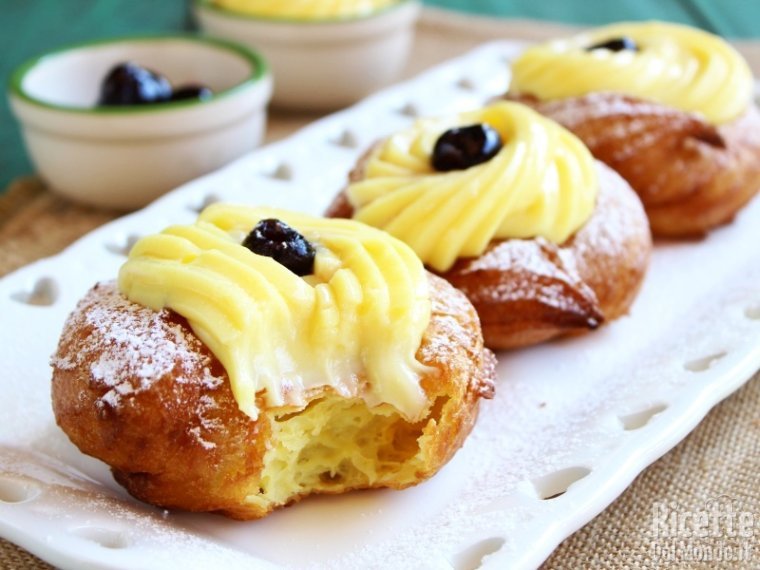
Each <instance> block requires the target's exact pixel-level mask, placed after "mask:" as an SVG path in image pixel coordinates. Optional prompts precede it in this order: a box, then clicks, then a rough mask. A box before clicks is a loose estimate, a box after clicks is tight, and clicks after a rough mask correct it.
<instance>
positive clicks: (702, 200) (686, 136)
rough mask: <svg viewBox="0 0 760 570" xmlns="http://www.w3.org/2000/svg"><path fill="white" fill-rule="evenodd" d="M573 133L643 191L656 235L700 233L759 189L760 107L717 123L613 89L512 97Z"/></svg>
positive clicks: (731, 213)
mask: <svg viewBox="0 0 760 570" xmlns="http://www.w3.org/2000/svg"><path fill="white" fill-rule="evenodd" d="M507 98H508V99H510V100H514V101H518V102H520V103H523V104H526V105H529V106H530V107H532V108H533V109H535V110H536V111H538V112H539V113H541V114H542V115H545V116H547V117H549V118H551V119H553V120H555V121H557V122H558V123H560V124H561V125H563V126H564V127H566V128H567V129H569V130H571V131H572V132H573V133H575V134H576V135H577V136H578V137H579V138H580V139H581V140H582V141H583V142H584V143H585V144H586V146H588V148H589V149H590V150H591V152H592V154H593V155H594V156H595V157H596V158H598V159H599V160H601V161H603V162H604V163H606V164H607V165H609V166H610V167H612V168H613V169H615V170H616V171H617V172H619V173H620V174H621V175H622V176H623V178H625V179H626V180H627V181H628V183H630V185H631V186H632V187H633V189H634V190H635V191H636V192H637V193H638V194H639V196H640V197H641V200H642V202H643V203H644V207H645V209H646V212H647V215H648V216H649V222H650V225H651V227H652V232H653V233H654V234H655V235H658V236H674V237H687V236H699V235H702V234H704V233H705V232H707V231H708V230H710V229H711V228H714V227H716V226H719V225H721V224H724V223H727V222H729V221H731V220H732V219H733V217H734V216H735V214H736V212H738V211H739V209H741V208H742V206H744V205H745V204H746V203H747V202H748V201H749V200H750V199H751V198H752V197H753V196H754V195H755V194H756V193H757V191H758V189H759V188H760V113H758V110H757V108H756V107H755V106H754V105H750V107H749V109H747V111H746V112H745V113H744V114H743V115H741V116H740V117H739V118H738V119H736V120H734V121H732V122H730V123H727V124H724V125H720V126H713V125H711V124H710V123H708V122H706V121H705V120H703V119H702V118H700V117H699V116H698V115H696V114H692V113H686V112H684V111H680V110H677V109H673V108H671V107H667V106H664V105H661V104H659V103H654V102H650V101H644V100H642V99H637V98H635V97H630V96H626V95H620V94H616V93H593V94H590V95H585V96H582V97H569V98H566V99H557V100H553V101H539V100H538V99H537V98H535V97H533V96H530V95H520V96H513V95H508V97H507Z"/></svg>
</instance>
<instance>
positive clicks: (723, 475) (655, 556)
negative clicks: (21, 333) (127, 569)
mask: <svg viewBox="0 0 760 570" xmlns="http://www.w3.org/2000/svg"><path fill="white" fill-rule="evenodd" d="M116 216H117V214H116V213H115V212H103V211H98V210H92V209H89V208H85V207H82V206H78V205H75V204H72V203H70V202H68V201H67V200H65V199H63V198H60V197H57V196H55V195H53V194H51V193H50V192H48V191H47V190H46V189H45V187H44V185H43V184H42V183H41V182H39V181H38V180H37V179H35V178H26V179H21V180H19V181H17V182H16V183H14V184H13V185H12V187H11V188H10V189H9V190H8V192H6V193H5V194H4V195H2V196H0V244H2V247H0V275H5V274H6V273H8V272H10V271H12V270H14V269H17V268H18V267H21V266H22V265H25V264H27V263H30V262H32V261H34V260H36V259H39V258H42V257H46V256H49V255H52V254H54V253H56V252H58V251H60V250H61V249H63V248H64V247H65V246H66V245H68V244H69V243H71V242H72V241H74V240H76V239H77V238H78V237H79V236H81V235H83V234H85V233H87V232H88V231H89V230H91V229H93V228H95V227H97V226H99V225H101V224H103V223H105V222H107V221H109V220H111V219H113V218H115V217H116ZM526 547H527V548H529V547H530V546H529V545H526ZM38 568H51V566H49V565H48V564H46V563H44V562H42V561H41V560H39V559H37V558H35V557H34V556H32V555H30V554H28V553H27V552H25V551H24V550H22V549H20V548H18V547H16V546H15V545H13V544H11V543H10V542H7V541H2V540H0V569H38ZM543 568H545V569H569V570H575V569H584V568H615V569H616V568H620V569H623V568H625V569H628V568H686V569H706V568H740V569H743V568H755V569H758V568H760V374H758V375H756V376H755V377H754V378H753V379H752V380H750V381H749V382H748V383H747V384H746V385H745V386H744V387H743V388H742V389H741V390H739V391H738V392H736V393H735V394H733V395H732V396H730V397H729V398H728V399H727V400H725V401H724V402H722V403H721V404H719V405H718V406H716V408H715V409H714V410H712V412H710V414H709V415H708V416H707V417H706V418H705V419H704V421H702V423H701V424H700V425H699V426H698V427H697V429H696V430H694V431H693V432H692V433H691V434H690V435H689V436H688V437H687V438H686V439H685V440H684V441H683V442H682V443H681V444H679V445H678V446H677V447H675V448H674V449H673V450H672V451H670V452H669V453H668V454H666V455H665V456H664V457H663V458H661V459H660V460H659V461H657V462H655V463H654V464H653V465H652V466H650V467H649V468H648V469H646V470H645V471H644V472H643V473H642V474H641V475H639V477H637V478H636V480H635V481H634V482H633V484H632V485H631V486H630V487H629V488H628V489H627V490H626V491H625V492H624V493H623V495H622V496H621V497H620V498H619V499H618V500H616V501H615V502H614V503H613V504H612V505H610V506H609V507H608V508H607V509H606V510H605V511H604V512H602V513H601V514H600V515H599V516H598V517H596V518H595V519H594V520H593V521H591V522H590V523H589V524H587V525H586V526H585V527H583V528H582V529H581V530H579V531H578V532H576V533H575V534H574V535H573V536H571V537H570V538H568V539H567V540H565V541H564V542H563V543H562V544H561V545H560V546H559V548H557V550H556V551H555V552H554V553H553V554H552V556H551V557H550V558H549V559H548V560H547V561H546V563H545V564H544V566H543Z"/></svg>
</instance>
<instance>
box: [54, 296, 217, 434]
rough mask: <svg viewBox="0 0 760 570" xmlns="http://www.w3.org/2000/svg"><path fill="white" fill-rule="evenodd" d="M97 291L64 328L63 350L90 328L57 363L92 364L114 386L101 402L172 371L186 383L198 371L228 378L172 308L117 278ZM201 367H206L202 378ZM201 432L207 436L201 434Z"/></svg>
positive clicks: (97, 376) (119, 398) (117, 400)
mask: <svg viewBox="0 0 760 570" xmlns="http://www.w3.org/2000/svg"><path fill="white" fill-rule="evenodd" d="M93 293H94V294H91V295H89V296H87V297H85V299H83V300H82V301H81V302H80V303H79V305H78V306H77V308H76V310H75V311H74V312H73V313H72V315H71V316H70V317H69V319H68V320H67V322H66V325H65V327H64V330H65V331H68V332H66V333H65V334H64V337H63V338H62V340H61V344H60V346H59V354H60V353H61V348H63V347H66V346H68V345H69V344H70V343H71V342H72V341H73V340H74V336H73V335H77V334H81V332H79V331H83V330H86V331H89V334H88V335H87V337H86V338H84V339H82V338H80V339H78V340H77V343H76V348H77V350H75V351H73V350H68V351H66V352H65V354H64V355H63V356H58V355H56V356H54V357H53V359H52V365H53V366H54V367H56V368H59V369H61V370H72V369H74V368H78V367H80V366H89V372H90V378H91V381H92V382H94V383H95V384H96V385H100V386H103V387H107V388H108V390H107V391H106V392H105V393H104V395H103V396H102V397H101V398H100V399H99V401H98V405H100V406H109V407H118V406H119V405H121V404H122V402H124V401H125V400H126V399H128V398H130V397H131V396H133V395H135V394H137V393H140V392H143V391H145V390H148V389H149V388H150V387H151V386H152V385H153V383H154V382H156V381H157V380H159V379H160V378H162V377H165V376H167V375H171V376H173V377H174V379H175V381H176V382H178V383H183V382H188V381H189V377H190V375H191V374H192V377H193V381H195V382H198V381H200V382H201V383H202V385H203V386H204V387H205V388H207V389H209V390H213V389H215V388H217V387H219V386H220V385H221V383H222V382H223V379H222V378H219V377H217V376H214V375H213V374H212V372H211V368H210V365H211V359H210V358H209V357H208V356H207V355H206V354H205V353H204V352H201V351H199V348H200V341H198V339H197V338H195V337H194V336H192V335H191V334H189V333H188V332H187V330H186V329H185V328H183V327H182V326H181V325H179V324H178V323H176V322H172V320H170V319H169V318H168V312H167V311H166V310H163V311H153V310H151V309H149V308H147V307H143V306H141V305H138V304H136V303H132V302H130V301H129V300H127V299H126V298H125V297H124V296H123V295H121V294H120V293H119V291H118V290H117V288H116V286H115V284H113V283H106V284H100V285H98V286H97V287H96V289H95V290H94V292H93ZM88 363H90V364H89V365H88ZM198 369H201V370H202V373H201V375H200V380H199V379H198V372H197V371H198ZM207 405H208V402H207ZM210 424H211V422H210V423H209V427H210ZM204 427H205V426H204ZM197 438H198V439H199V442H201V437H200V434H198V436H197ZM201 443H202V442H201Z"/></svg>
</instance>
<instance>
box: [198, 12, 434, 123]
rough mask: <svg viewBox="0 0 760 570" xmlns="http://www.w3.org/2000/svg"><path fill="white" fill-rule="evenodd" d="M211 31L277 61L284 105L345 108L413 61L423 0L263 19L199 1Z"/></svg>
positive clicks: (279, 100) (277, 97)
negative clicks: (350, 13)
mask: <svg viewBox="0 0 760 570" xmlns="http://www.w3.org/2000/svg"><path fill="white" fill-rule="evenodd" d="M194 10H195V16H196V18H197V20H198V22H199V24H200V26H201V29H202V30H203V31H204V32H207V33H209V34H211V35H214V36H218V37H222V38H226V39H230V40H234V41H237V42H240V43H243V44H245V45H248V46H250V47H253V48H255V49H257V50H259V51H260V52H261V53H262V54H263V55H264V57H266V58H267V60H268V61H269V62H270V63H271V65H272V73H273V74H274V78H275V89H274V96H273V99H272V102H273V104H274V105H276V106H277V107H283V108H289V109H301V110H321V111H324V110H331V109H337V108H340V107H345V106H346V105H349V104H351V103H355V102H356V101H358V100H359V99H362V98H363V97H365V96H367V95H369V94H370V93H373V92H374V91H376V90H378V89H380V88H382V87H385V86H386V85H389V84H390V83H393V82H394V81H396V80H397V79H398V78H399V76H400V74H401V72H402V71H403V69H404V65H405V64H406V60H407V57H408V55H409V52H410V49H411V46H412V41H413V39H414V25H415V23H416V21H417V16H418V15H419V10H420V6H419V3H418V2H417V0H402V1H401V2H400V3H399V4H397V5H393V6H391V7H389V8H385V9H382V10H378V11H377V12H374V13H372V14H370V15H368V16H362V17H357V18H348V19H334V20H293V19H272V18H256V17H253V16H249V15H246V14H242V13H238V12H233V11H230V10H226V9H223V8H220V7H218V6H216V5H214V4H213V3H212V1H211V0H195V3H194Z"/></svg>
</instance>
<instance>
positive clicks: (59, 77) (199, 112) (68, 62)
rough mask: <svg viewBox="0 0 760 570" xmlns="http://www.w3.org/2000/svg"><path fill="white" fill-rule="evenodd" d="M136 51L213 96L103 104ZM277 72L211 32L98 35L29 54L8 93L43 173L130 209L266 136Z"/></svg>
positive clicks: (55, 183)
mask: <svg viewBox="0 0 760 570" xmlns="http://www.w3.org/2000/svg"><path fill="white" fill-rule="evenodd" d="M125 61H134V62H135V63H138V64H140V65H142V66H145V67H147V68H149V69H152V70H154V71H156V72H158V73H161V74H163V75H164V76H166V77H167V78H168V79H169V81H170V82H171V83H172V85H174V86H179V85H182V84H186V83H201V84H203V85H206V86H208V87H210V88H211V89H212V90H213V92H214V96H213V97H211V98H210V99H208V100H206V101H177V102H170V103H158V104H153V105H140V106H128V107H96V106H95V105H96V101H97V98H98V94H99V89H100V83H101V81H102V79H103V77H104V76H105V75H106V73H107V72H108V70H109V69H110V68H111V67H113V66H114V65H116V64H118V63H121V62H125ZM271 91H272V80H271V76H270V73H269V71H268V66H267V64H266V63H265V61H264V60H263V59H262V58H261V57H260V56H259V55H257V54H256V53H254V52H251V51H250V50H248V49H247V48H244V47H242V46H238V45H234V44H231V43H228V42H224V41H220V40H214V39H210V38H198V37H193V36H182V35H180V36H151V37H133V38H122V39H117V40H104V41H96V42H91V43H87V44H80V45H76V46H71V47H67V48H63V49H61V50H58V51H55V52H52V53H50V54H47V55H44V56H42V57H40V58H37V59H34V60H31V61H29V62H27V63H25V64H23V65H22V66H20V67H19V68H18V69H17V70H16V71H15V72H14V73H13V75H12V76H11V82H10V86H9V99H10V103H11V108H12V109H13V112H14V113H15V115H16V117H17V118H18V119H19V121H20V122H21V126H22V132H23V136H24V141H25V143H26V146H27V149H28V152H29V154H30V156H31V158H32V161H33V162H34V164H35V166H36V167H37V170H38V172H39V174H40V176H41V177H42V178H43V179H44V180H45V182H46V183H47V184H48V185H49V186H50V188H51V189H53V190H54V191H57V192H58V193H60V194H63V195H65V196H67V197H69V198H72V199H74V200H76V201H78V202H82V203H86V204H91V205H95V206H100V207H108V208H116V209H121V210H128V209H134V208H139V207H141V206H144V205H145V204H147V203H148V202H150V201H152V200H153V199H154V198H157V197H158V196H160V195H161V194H163V193H165V192H167V191H169V190H172V189H173V188H175V187H177V186H179V185H181V184H183V183H184V182H187V181H188V180H191V179H193V178H197V177H198V176H200V175H202V174H205V173H208V172H210V171H213V170H216V169H217V168H219V167H221V166H223V165H224V164H226V163H228V162H230V161H231V160H233V159H235V158H237V157H239V156H241V155H243V154H245V153H247V152H249V151H250V150H252V149H253V148H255V147H256V146H258V144H259V143H260V142H261V139H262V136H263V133H264V128H265V123H266V105H267V103H268V101H269V98H270V96H271Z"/></svg>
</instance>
